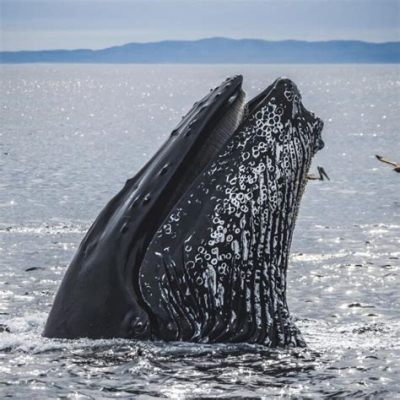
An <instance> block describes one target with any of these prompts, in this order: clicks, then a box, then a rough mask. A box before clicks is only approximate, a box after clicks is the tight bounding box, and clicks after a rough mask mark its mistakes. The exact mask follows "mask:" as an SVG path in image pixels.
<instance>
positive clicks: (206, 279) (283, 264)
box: [44, 76, 323, 346]
mask: <svg viewBox="0 0 400 400" xmlns="http://www.w3.org/2000/svg"><path fill="white" fill-rule="evenodd" d="M241 84H242V77H241V76H236V77H233V78H229V79H227V80H226V81H225V82H224V83H222V84H221V85H220V86H219V87H217V88H216V89H214V90H213V91H211V92H210V94H209V95H207V96H206V97H205V98H203V99H202V100H201V101H200V102H198V103H195V105H194V106H193V108H192V109H191V110H190V111H189V113H188V114H187V115H186V117H184V118H183V120H182V121H181V123H180V124H179V125H178V127H177V128H176V129H174V131H173V132H172V134H171V136H170V138H169V139H168V140H167V141H166V143H165V144H164V145H163V146H162V147H161V148H160V149H159V150H158V152H157V153H156V154H155V155H154V157H153V158H152V159H151V160H150V161H149V162H148V163H147V164H146V165H145V166H144V167H143V168H142V170H140V171H139V172H138V174H137V175H136V176H135V177H133V178H132V179H130V180H128V181H127V183H126V185H125V187H124V188H123V189H122V190H121V191H120V192H119V193H118V194H117V195H116V196H115V197H114V198H113V199H112V200H111V201H110V202H109V203H108V204H107V206H106V207H105V208H104V209H103V211H102V212H101V213H100V215H99V216H98V218H97V219H96V221H95V222H94V224H93V225H92V227H91V228H90V230H89V231H88V233H87V234H86V236H85V238H84V239H83V241H82V243H81V245H80V247H79V249H78V251H77V253H76V255H75V257H74V259H73V261H72V262H71V264H70V266H69V268H68V271H67V273H66V275H65V277H64V279H63V282H62V284H61V286H60V288H59V291H58V293H57V296H56V298H55V301H54V304H53V307H52V310H51V312H50V315H49V318H48V321H47V323H46V327H45V331H44V335H45V336H49V337H67V338H76V337H90V338H107V337H126V338H147V339H148V338H157V339H165V340H192V341H205V342H216V341H230V342H235V341H247V342H257V343H265V344H268V345H271V346H274V345H287V344H293V345H301V344H303V343H304V342H303V341H302V338H301V335H300V334H299V332H298V330H297V328H296V327H295V326H294V325H293V323H292V322H291V320H290V318H289V311H288V308H287V303H286V269H287V261H288V254H289V249H290V243H291V238H292V233H293V229H294V223H295V220H296V216H297V212H298V207H299V204H300V199H301V195H302V193H303V190H304V187H305V184H306V174H307V172H308V169H309V167H310V163H311V160H312V157H313V155H314V154H315V152H316V151H318V150H319V149H321V148H322V147H323V142H322V139H321V130H322V125H323V124H322V121H321V120H320V119H318V118H317V117H315V116H314V114H312V113H311V112H309V111H307V110H306V109H305V108H304V106H303V105H302V102H301V96H300V93H299V91H298V89H297V87H296V86H295V84H294V83H293V82H291V81H290V80H288V79H278V80H276V81H275V82H274V83H273V84H272V85H271V86H269V87H268V88H267V89H265V90H264V91H263V92H261V93H260V94H259V95H257V96H256V97H255V98H254V99H252V100H251V101H249V102H248V103H247V104H246V103H245V94H244V92H243V90H242V88H241Z"/></svg>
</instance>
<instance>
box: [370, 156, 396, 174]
mask: <svg viewBox="0 0 400 400" xmlns="http://www.w3.org/2000/svg"><path fill="white" fill-rule="evenodd" d="M375 157H376V158H377V159H378V160H379V161H382V162H383V163H386V164H389V165H392V166H393V167H394V168H393V171H395V172H400V163H396V162H394V161H389V160H387V159H386V158H384V157H382V156H378V155H377V154H376V155H375Z"/></svg>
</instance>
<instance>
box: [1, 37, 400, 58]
mask: <svg viewBox="0 0 400 400" xmlns="http://www.w3.org/2000/svg"><path fill="white" fill-rule="evenodd" d="M216 39H222V40H229V41H235V42H240V41H261V42H267V43H283V42H298V43H330V42H353V43H365V44H377V45H382V44H395V43H400V40H391V41H384V42H371V41H367V40H360V39H328V40H303V39H279V40H268V39H262V38H246V37H243V38H232V37H227V36H209V37H201V38H197V39H162V40H152V41H144V42H143V41H131V42H126V43H123V44H118V45H110V46H108V47H100V48H84V47H77V48H71V49H65V48H52V49H49V48H47V49H35V50H32V49H31V50H24V49H22V50H0V54H2V53H22V52H48V51H66V52H68V51H93V52H95V51H101V50H107V49H110V48H115V47H123V46H126V45H129V44H157V43H168V42H185V43H188V42H201V41H205V40H216Z"/></svg>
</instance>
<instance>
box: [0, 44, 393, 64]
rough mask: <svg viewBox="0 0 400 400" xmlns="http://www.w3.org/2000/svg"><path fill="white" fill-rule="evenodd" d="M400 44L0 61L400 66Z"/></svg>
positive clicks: (162, 48)
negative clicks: (391, 64)
mask: <svg viewBox="0 0 400 400" xmlns="http://www.w3.org/2000/svg"><path fill="white" fill-rule="evenodd" d="M399 62H400V42H387V43H369V42H361V41H355V40H332V41H327V42H305V41H299V40H284V41H267V40H261V39H240V40H235V39H227V38H209V39H201V40H193V41H183V40H166V41H162V42H152V43H129V44H125V45H123V46H115V47H109V48H106V49H101V50H88V49H79V50H40V51H15V52H8V51H5V52H0V63H137V64H139V63H144V64H162V63H172V64H262V63H300V64H308V63H399Z"/></svg>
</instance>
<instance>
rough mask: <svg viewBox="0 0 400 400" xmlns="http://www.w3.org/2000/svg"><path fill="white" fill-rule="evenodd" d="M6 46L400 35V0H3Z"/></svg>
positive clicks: (1, 30) (1, 42)
mask: <svg viewBox="0 0 400 400" xmlns="http://www.w3.org/2000/svg"><path fill="white" fill-rule="evenodd" d="M0 35H1V36H0V50H3V51H4V50H7V51H8V50H10V51H12V50H38V49H61V48H63V49H75V48H92V49H98V48H105V47H110V46H113V45H121V44H125V43H129V42H149V41H159V40H165V39H183V40H191V39H199V38H205V37H214V36H224V37H231V38H260V39H266V40H284V39H297V40H311V41H314V40H332V39H356V40H364V41H371V42H384V41H399V40H400V0H247V1H245V0H0Z"/></svg>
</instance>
